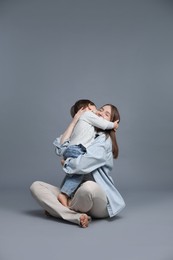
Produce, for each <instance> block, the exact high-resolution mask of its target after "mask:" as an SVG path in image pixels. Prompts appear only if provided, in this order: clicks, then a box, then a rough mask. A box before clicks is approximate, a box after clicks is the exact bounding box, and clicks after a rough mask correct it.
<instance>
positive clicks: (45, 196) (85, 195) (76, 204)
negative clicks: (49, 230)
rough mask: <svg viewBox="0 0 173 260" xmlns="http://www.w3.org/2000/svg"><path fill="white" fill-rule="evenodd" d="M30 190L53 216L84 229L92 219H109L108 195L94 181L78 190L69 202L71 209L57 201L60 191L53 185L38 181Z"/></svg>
mask: <svg viewBox="0 0 173 260" xmlns="http://www.w3.org/2000/svg"><path fill="white" fill-rule="evenodd" d="M30 190H31V193H32V195H33V197H34V198H35V199H36V200H37V201H38V203H39V204H40V206H41V207H42V208H43V209H44V210H45V211H47V212H48V213H49V214H50V215H51V216H54V217H57V218H62V219H64V220H67V221H70V222H72V223H75V224H78V225H80V226H82V227H87V226H88V224H89V221H90V217H94V218H105V217H108V213H107V207H106V206H107V198H106V195H105V193H104V191H103V190H102V189H101V188H100V187H99V185H98V184H97V183H95V182H93V181H86V182H84V183H83V184H82V185H81V186H80V187H79V188H78V190H77V191H76V193H75V194H74V197H73V198H72V200H71V201H70V202H69V207H65V206H63V205H62V204H61V203H60V202H59V201H58V200H57V197H58V194H59V193H60V190H59V189H58V188H57V187H55V186H53V185H51V184H48V183H45V182H41V181H36V182H34V183H33V184H32V185H31V187H30Z"/></svg>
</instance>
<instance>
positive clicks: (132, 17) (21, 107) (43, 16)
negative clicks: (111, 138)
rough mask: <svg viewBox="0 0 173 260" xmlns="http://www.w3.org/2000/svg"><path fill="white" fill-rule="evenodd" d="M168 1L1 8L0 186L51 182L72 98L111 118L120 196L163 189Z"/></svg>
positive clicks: (170, 179)
mask: <svg viewBox="0 0 173 260" xmlns="http://www.w3.org/2000/svg"><path fill="white" fill-rule="evenodd" d="M172 26H173V4H172V2H171V1H134V0H133V1H102V0H101V1H96V0H94V1H39V0H36V1H26V0H25V1H19V0H18V1H1V5H0V33H1V50H0V51H1V77H0V78H1V95H0V99H1V100H0V113H1V135H0V140H1V142H0V143H1V154H0V158H1V166H0V167H1V186H2V187H6V186H8V187H11V186H12V187H14V186H17V187H20V186H24V187H27V186H28V185H30V183H32V181H34V180H36V179H43V180H50V179H52V181H53V182H57V183H59V182H60V180H61V178H62V175H63V173H62V171H61V167H60V164H59V161H58V159H57V158H56V156H55V154H54V147H53V145H52V142H53V140H54V139H55V137H57V136H58V135H59V134H60V133H62V132H63V131H64V130H65V128H66V126H67V125H68V123H69V122H70V114H69V109H70V107H71V105H73V103H74V102H75V101H76V100H78V99H80V98H89V99H91V100H93V101H94V102H95V103H96V104H97V106H98V107H99V106H101V105H103V104H105V103H108V102H110V103H113V104H115V105H116V106H117V107H118V108H119V110H120V113H121V125H120V128H119V130H118V133H117V139H118V143H119V147H120V157H119V160H117V161H116V162H115V167H114V171H113V173H112V175H113V177H114V179H115V178H116V181H117V182H118V185H119V186H120V187H121V188H125V189H127V188H130V189H136V188H137V189H141V188H147V189H152V188H172V185H173V175H172V172H171V169H172V166H173V161H172V152H173V141H172V132H173V121H172V111H173V102H172V97H173V89H172V82H173V73H172V72H173V33H172V28H173V27H172Z"/></svg>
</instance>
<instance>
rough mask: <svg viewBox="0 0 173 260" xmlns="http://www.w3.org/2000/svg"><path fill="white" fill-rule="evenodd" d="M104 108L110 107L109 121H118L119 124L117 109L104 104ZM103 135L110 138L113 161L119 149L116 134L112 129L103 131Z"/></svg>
mask: <svg viewBox="0 0 173 260" xmlns="http://www.w3.org/2000/svg"><path fill="white" fill-rule="evenodd" d="M104 106H110V107H111V118H110V121H111V122H114V121H116V120H119V122H120V113H119V111H118V109H117V107H115V106H114V105H112V104H106V105H104ZM104 106H102V107H104ZM105 133H106V135H107V136H108V135H109V136H110V138H111V141H112V153H113V157H114V158H115V159H117V158H118V154H119V148H118V144H117V139H116V132H115V131H114V130H113V129H110V130H105Z"/></svg>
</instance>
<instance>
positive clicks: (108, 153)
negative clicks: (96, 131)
mask: <svg viewBox="0 0 173 260" xmlns="http://www.w3.org/2000/svg"><path fill="white" fill-rule="evenodd" d="M102 166H107V167H109V168H110V170H111V169H112V167H113V157H112V144H111V140H110V138H107V139H106V137H105V134H101V135H99V136H98V137H97V138H96V139H95V141H93V143H92V144H91V145H90V146H89V147H88V148H87V152H86V153H85V154H83V155H80V156H78V157H77V158H75V159H74V158H68V159H67V160H66V161H65V163H64V166H63V170H64V171H65V172H66V173H67V174H88V173H91V172H93V171H94V170H96V169H98V168H100V167H102Z"/></svg>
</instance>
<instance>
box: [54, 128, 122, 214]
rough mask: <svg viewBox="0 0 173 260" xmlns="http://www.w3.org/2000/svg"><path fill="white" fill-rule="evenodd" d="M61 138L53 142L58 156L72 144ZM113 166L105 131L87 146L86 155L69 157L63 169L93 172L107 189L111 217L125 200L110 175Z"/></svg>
mask: <svg viewBox="0 0 173 260" xmlns="http://www.w3.org/2000/svg"><path fill="white" fill-rule="evenodd" d="M60 138H61V137H59V138H56V139H55V141H54V142H53V144H54V145H55V147H56V148H55V152H56V154H57V155H58V156H61V155H62V154H63V151H64V150H65V149H66V148H67V147H68V146H69V145H70V140H68V141H66V142H64V144H60ZM112 168H113V156H112V143H111V139H110V137H108V138H106V136H105V134H104V133H103V132H100V133H99V135H98V137H97V138H96V139H95V140H94V141H93V142H92V144H91V145H90V146H89V147H87V152H86V153H85V154H84V155H79V157H78V158H67V159H66V161H65V164H64V167H63V170H64V171H65V172H66V173H67V174H88V173H91V174H92V176H93V178H94V180H95V181H96V182H97V183H98V184H99V185H100V187H101V188H102V189H103V190H104V191H105V193H106V195H107V199H108V204H107V209H108V213H109V216H110V217H113V216H115V215H116V214H118V213H119V212H120V211H121V210H122V209H123V208H124V207H125V202H124V200H123V198H122V196H121V195H120V193H119V192H118V190H117V189H116V188H115V186H114V181H113V179H112V177H111V176H110V174H109V173H110V171H111V170H112Z"/></svg>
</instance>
